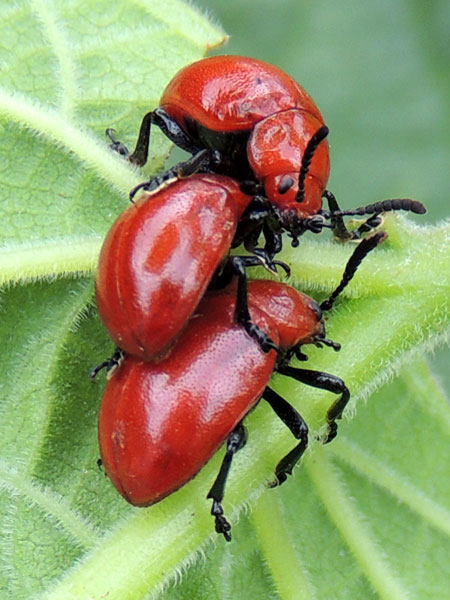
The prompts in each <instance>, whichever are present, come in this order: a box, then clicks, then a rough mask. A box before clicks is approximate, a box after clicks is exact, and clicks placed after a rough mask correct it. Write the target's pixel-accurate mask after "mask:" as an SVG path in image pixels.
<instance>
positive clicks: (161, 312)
mask: <svg viewBox="0 0 450 600" xmlns="http://www.w3.org/2000/svg"><path fill="white" fill-rule="evenodd" d="M250 200H251V198H250V197H249V196H247V195H245V194H243V193H242V192H241V191H240V189H239V185H238V184H237V183H236V182H235V181H234V180H233V179H230V178H229V177H224V176H221V175H213V174H203V175H201V174H195V175H193V176H192V177H190V178H189V179H182V180H176V181H174V182H172V183H171V184H170V185H168V186H166V187H162V188H160V189H159V190H157V191H156V192H155V193H153V194H152V193H147V194H143V195H142V196H141V197H140V198H139V199H138V201H137V202H136V203H135V204H131V205H130V206H129V207H128V208H127V209H126V210H125V211H124V212H123V213H122V214H121V215H120V216H119V217H118V219H117V220H116V221H115V223H114V224H113V226H112V227H111V229H110V231H109V233H108V235H107V237H106V239H105V242H104V244H103V247H102V250H101V253H100V259H99V264H98V270H97V279H96V293H97V305H98V310H99V314H100V317H101V318H102V320H103V322H104V324H105V326H106V328H107V329H108V331H109V334H110V335H111V337H112V338H113V340H114V341H115V343H116V344H117V345H118V346H119V347H120V348H121V349H122V350H124V351H125V352H127V353H129V354H133V355H134V356H137V357H139V358H142V359H143V360H159V359H160V358H162V357H163V356H164V355H165V354H166V353H167V352H168V351H169V349H170V347H171V346H172V345H173V343H174V342H175V340H176V338H177V336H178V335H179V333H180V332H181V330H182V329H183V327H184V326H185V324H186V323H187V321H188V319H189V317H190V316H191V315H192V313H193V312H194V310H195V308H196V306H197V304H198V303H199V302H200V300H201V298H202V297H203V295H204V293H205V290H206V288H207V286H208V284H209V282H210V280H211V279H212V277H213V275H214V273H215V271H216V270H217V268H218V267H219V265H221V263H222V262H223V261H224V260H228V264H229V265H230V270H233V271H234V272H235V273H237V274H238V275H239V280H240V286H239V290H238V296H239V299H240V300H239V303H238V311H237V312H238V314H237V321H238V322H239V323H241V324H242V325H243V326H244V327H245V329H246V330H247V332H248V333H249V334H250V335H252V336H254V337H256V338H258V339H259V341H260V343H261V345H262V347H263V348H264V349H265V350H266V351H268V350H269V349H270V348H272V347H273V343H272V342H271V340H269V339H268V338H267V336H266V335H265V334H263V333H262V332H260V331H259V329H258V328H257V327H254V326H253V325H252V323H251V322H250V317H249V315H248V310H247V305H246V290H245V286H246V283H245V267H248V266H255V265H261V264H263V262H264V261H263V259H262V258H261V257H258V256H249V257H237V256H234V257H230V258H228V259H226V257H227V255H228V252H229V249H230V246H231V243H232V240H233V237H234V235H235V232H236V226H237V223H238V220H239V218H240V217H241V215H242V212H243V211H244V210H245V208H246V206H247V205H248V203H249V202H250ZM274 264H275V263H272V268H275V267H274ZM278 264H281V263H278ZM266 266H268V265H266Z"/></svg>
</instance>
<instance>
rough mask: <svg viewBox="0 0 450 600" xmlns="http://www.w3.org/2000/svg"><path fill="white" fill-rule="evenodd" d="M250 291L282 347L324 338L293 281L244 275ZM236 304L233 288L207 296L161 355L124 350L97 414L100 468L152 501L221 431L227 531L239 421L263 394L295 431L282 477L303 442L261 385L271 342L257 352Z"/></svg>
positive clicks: (129, 492)
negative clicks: (149, 357) (150, 358)
mask: <svg viewBox="0 0 450 600" xmlns="http://www.w3.org/2000/svg"><path fill="white" fill-rule="evenodd" d="M249 301H250V304H249V305H250V312H251V316H252V321H253V322H254V323H256V324H257V325H258V326H259V327H260V328H261V329H262V330H263V331H265V332H266V333H267V334H268V335H270V337H271V338H272V339H273V340H274V341H275V342H276V343H277V344H279V346H280V347H282V348H284V349H286V350H287V349H288V348H291V347H292V346H295V345H296V344H302V343H311V342H312V343H314V342H320V341H323V340H324V332H323V323H322V321H321V313H320V309H319V307H318V306H317V305H316V304H315V303H314V301H313V300H312V299H311V298H309V297H308V296H305V295H303V294H300V293H299V292H297V291H296V290H294V289H293V288H290V287H288V286H286V285H284V284H281V283H276V282H264V281H258V282H251V283H250V285H249ZM253 301H255V304H254V303H253ZM266 303H267V306H268V308H267V310H265V309H264V310H263V309H262V307H263V306H266ZM256 304H258V307H257V306H256ZM234 313H235V293H234V290H232V291H230V290H226V291H224V292H222V293H220V294H216V295H212V296H209V297H207V298H205V299H204V300H203V301H202V302H201V304H200V305H199V307H198V310H197V313H196V316H195V318H192V319H191V320H190V321H189V324H188V326H187V327H186V329H185V330H184V332H183V333H182V334H181V336H180V338H179V340H178V342H177V344H176V346H175V347H174V348H173V350H172V351H171V353H170V354H169V355H168V356H167V357H166V358H165V359H164V360H162V361H161V362H159V363H157V364H154V363H148V362H144V361H142V360H140V359H137V358H135V357H131V356H127V357H125V358H124V359H123V361H122V362H121V364H120V365H119V366H118V367H117V369H116V370H114V371H113V373H112V376H111V377H110V379H109V381H108V383H107V386H106V389H105V393H104V397H103V401H102V404H101V409H100V415H99V443H100V450H101V456H102V461H103V464H104V467H105V470H106V473H107V474H108V476H109V477H110V478H111V480H112V482H113V483H114V485H115V487H116V488H117V490H118V491H119V492H120V493H121V494H122V495H123V496H124V498H125V499H126V500H128V502H130V503H131V504H134V505H136V506H149V505H151V504H154V503H155V502H158V501H160V500H162V499H163V498H165V497H166V496H168V495H169V494H171V493H172V492H174V491H175V490H177V489H178V488H180V487H181V486H182V485H184V484H185V483H186V482H187V481H189V480H190V479H192V477H194V475H195V474H196V473H197V472H198V471H199V470H200V469H201V468H202V467H203V465H204V464H205V463H206V462H207V461H208V460H209V459H210V458H211V456H212V455H213V454H214V453H215V451H216V450H217V449H218V448H219V446H220V445H221V444H222V443H223V442H224V441H225V440H226V439H227V438H228V440H229V441H228V447H227V455H226V459H225V461H224V464H223V465H222V468H221V471H220V473H219V476H218V478H217V481H216V483H215V484H214V485H213V487H212V489H211V492H210V494H209V497H210V498H212V499H213V508H212V514H213V516H214V517H215V519H216V531H217V532H218V533H223V534H224V535H225V537H226V538H227V539H230V533H229V530H230V526H229V524H228V522H227V521H226V519H225V517H224V516H223V509H222V506H221V501H222V498H223V494H224V486H225V479H226V475H227V474H228V469H229V466H230V463H231V458H232V456H233V454H234V453H235V452H236V451H237V450H239V449H240V448H241V447H242V446H243V445H244V443H245V438H246V434H245V429H244V428H243V426H242V424H241V421H242V419H243V418H244V416H245V415H246V414H247V413H248V412H249V411H250V410H251V408H252V407H253V406H254V405H255V404H256V403H257V402H258V400H259V399H260V398H261V396H263V397H264V398H266V399H267V400H268V401H269V402H270V403H271V404H272V405H273V406H274V410H275V411H276V412H277V414H279V415H280V417H281V418H282V419H283V420H285V421H286V424H287V425H288V426H289V427H290V428H291V429H293V433H294V435H296V436H297V437H300V438H301V442H300V444H299V447H298V448H297V450H296V451H295V452H294V454H293V453H290V454H289V458H287V459H284V460H283V461H281V462H280V464H279V465H278V467H277V472H276V473H277V479H278V481H279V482H281V481H283V480H284V479H285V478H286V474H287V473H290V472H291V471H292V468H293V466H294V464H295V462H297V460H298V459H299V458H300V456H301V454H302V453H303V451H304V449H305V448H306V446H307V427H306V424H305V423H304V421H303V419H302V418H301V417H300V415H299V414H298V413H297V412H296V411H295V409H293V408H292V407H290V405H288V404H287V403H286V402H285V401H284V400H283V399H282V398H280V397H279V396H278V395H277V394H275V392H273V391H272V390H269V389H268V388H266V386H267V383H268V381H269V378H270V376H271V374H272V372H273V370H274V368H275V367H276V359H277V355H276V353H275V351H273V350H272V351H270V352H269V353H265V352H263V351H262V350H261V348H260V346H259V345H258V343H257V342H256V341H255V340H254V339H252V338H250V337H249V336H248V335H247V334H246V332H245V331H244V330H243V329H242V327H240V326H239V325H237V324H236V323H235V320H234ZM279 370H280V372H284V370H283V367H281V366H280V367H279ZM287 370H288V371H289V368H287ZM291 371H292V372H288V373H287V374H289V375H291V376H294V377H296V378H297V379H299V380H300V381H305V382H306V383H310V384H311V385H318V386H319V387H325V388H327V389H330V390H331V391H334V392H335V393H341V394H342V397H343V398H344V400H343V405H344V404H345V403H346V401H347V399H348V391H347V389H346V388H345V386H344V384H343V382H341V380H338V378H335V377H333V376H331V375H328V374H324V373H321V374H320V381H319V380H318V379H317V377H318V375H317V374H316V372H314V371H304V370H303V369H293V370H291ZM305 373H307V376H305ZM305 377H306V379H305ZM310 380H311V382H312V383H311V382H310ZM316 380H317V381H316ZM314 381H316V383H314ZM337 388H339V390H338V391H337Z"/></svg>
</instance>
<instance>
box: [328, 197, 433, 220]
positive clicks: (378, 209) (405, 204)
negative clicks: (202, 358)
mask: <svg viewBox="0 0 450 600" xmlns="http://www.w3.org/2000/svg"><path fill="white" fill-rule="evenodd" d="M393 210H406V211H408V212H412V213H415V214H416V215H424V214H425V213H426V212H427V209H426V208H425V206H424V205H423V204H422V202H419V201H418V200H411V199H410V198H391V199H390V200H382V201H381V202H375V203H374V204H368V205H367V206H360V207H359V208H355V209H354V210H337V211H330V217H335V216H336V217H351V216H357V215H359V216H363V215H371V214H379V213H382V212H389V211H393Z"/></svg>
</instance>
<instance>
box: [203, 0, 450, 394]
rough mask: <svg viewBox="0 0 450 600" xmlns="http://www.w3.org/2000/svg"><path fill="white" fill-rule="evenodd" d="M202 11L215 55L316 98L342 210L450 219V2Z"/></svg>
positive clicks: (292, 4) (287, 4) (297, 0)
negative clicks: (414, 206) (289, 81)
mask: <svg viewBox="0 0 450 600" xmlns="http://www.w3.org/2000/svg"><path fill="white" fill-rule="evenodd" d="M196 5H197V6H199V7H201V8H202V9H204V10H205V11H206V12H207V14H208V15H209V16H210V18H211V19H212V20H213V21H216V22H219V23H220V24H221V25H222V27H223V28H224V29H225V31H226V32H227V33H228V35H229V36H230V41H229V42H228V44H227V45H226V46H225V47H222V48H219V49H217V50H215V51H214V52H213V53H215V54H223V53H225V52H226V53H230V54H244V55H249V56H253V57H256V58H259V59H262V60H266V61H268V62H270V63H273V64H276V65H277V66H279V67H281V68H282V69H284V70H285V71H287V72H288V73H289V74H291V75H292V76H293V77H294V78H295V79H296V80H297V81H298V82H299V83H301V84H302V85H303V86H304V87H305V88H306V90H307V91H308V92H309V94H310V95H311V96H312V97H313V98H314V100H315V102H316V103H317V105H318V106H319V108H320V110H321V112H322V114H323V116H324V119H325V122H326V124H327V125H328V127H329V128H330V136H329V142H330V147H331V161H332V162H331V176H330V181H329V186H328V187H329V189H330V190H332V191H333V192H334V193H335V194H336V196H337V198H338V199H339V201H340V204H341V205H342V206H345V207H355V206H357V205H358V206H359V205H362V204H368V203H371V202H374V201H377V200H382V199H385V198H392V197H408V196H409V197H412V198H415V199H417V200H421V201H422V202H424V203H425V204H426V206H427V208H428V214H427V215H426V216H425V218H424V217H420V218H419V219H416V220H417V221H418V222H419V221H420V222H423V221H426V222H428V223H435V222H437V221H439V220H440V219H442V218H444V217H448V215H449V212H450V211H449V205H450V202H449V197H448V193H447V192H448V173H449V165H450V160H449V157H450V151H449V150H450V148H449V146H450V142H449V133H450V124H449V120H450V110H449V106H450V98H449V96H450V60H449V59H450V45H449V43H448V32H449V31H450V3H449V2H448V1H447V2H445V1H444V0H431V1H430V2H422V1H420V0H396V1H395V2H392V1H388V0H378V1H377V2H369V1H368V0H359V1H356V0H341V1H340V2H335V1H333V0H316V1H314V2H311V1H307V0H271V1H270V0H255V1H253V2H242V0H226V1H224V0H197V1H196ZM449 242H450V240H449ZM449 268H450V265H449ZM430 285H432V282H430ZM449 358H450V352H449V351H448V349H439V350H438V351H437V352H436V354H435V356H434V357H433V358H432V359H431V360H430V363H431V364H432V366H433V367H434V370H435V371H436V372H438V374H439V376H440V378H441V380H443V383H444V385H445V386H446V388H447V390H450V370H449V368H448V367H449V364H450V360H449Z"/></svg>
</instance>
